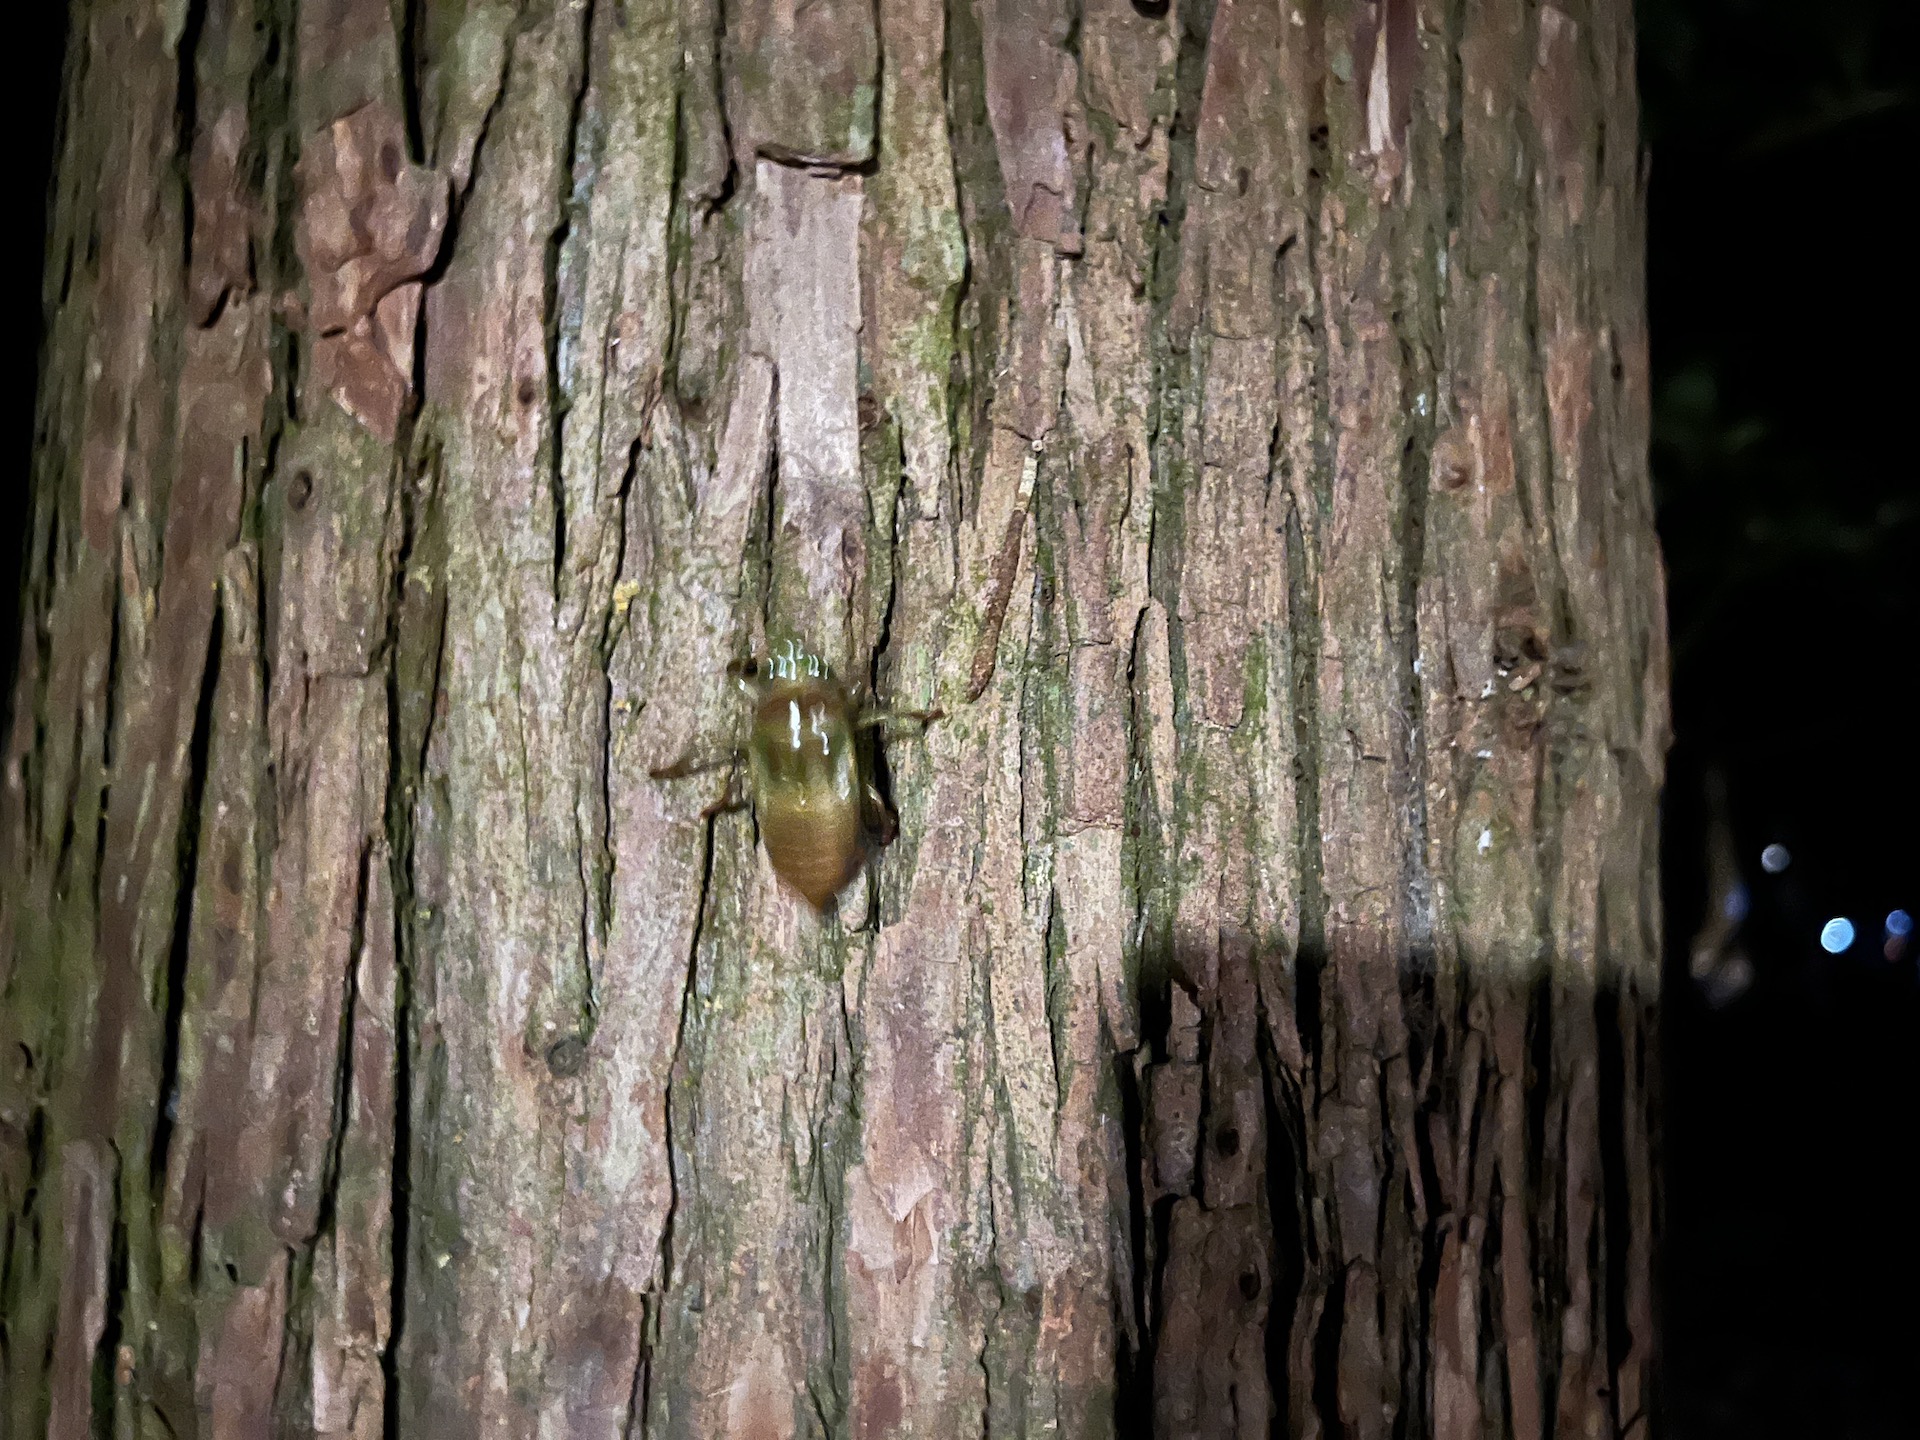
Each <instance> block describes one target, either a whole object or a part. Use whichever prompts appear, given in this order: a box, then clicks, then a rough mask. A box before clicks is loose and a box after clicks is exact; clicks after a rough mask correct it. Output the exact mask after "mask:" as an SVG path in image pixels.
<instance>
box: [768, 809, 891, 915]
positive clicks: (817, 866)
mask: <svg viewBox="0 0 1920 1440" xmlns="http://www.w3.org/2000/svg"><path fill="white" fill-rule="evenodd" d="M758 818H759V822H760V839H761V841H762V843H764V844H765V845H766V847H767V858H768V859H770V860H771V861H772V862H773V868H774V871H775V873H776V874H778V875H779V876H780V878H781V879H783V880H785V881H786V882H787V883H788V884H789V885H791V886H793V888H794V889H796V890H798V891H799V892H800V893H801V894H802V895H804V896H806V898H807V902H808V903H809V904H810V905H812V906H813V908H814V909H816V910H824V909H825V908H826V907H827V902H828V901H830V900H831V899H833V897H834V896H835V895H838V894H839V893H840V891H841V890H843V889H844V888H845V887H846V885H847V883H848V882H849V881H851V880H852V879H853V877H854V876H855V875H857V874H859V873H860V866H861V864H862V862H863V861H864V860H865V859H866V847H865V845H864V844H863V843H862V838H863V837H862V835H861V828H860V807H859V805H858V804H849V803H847V802H845V801H842V800H840V799H839V798H838V797H833V798H831V799H827V800H825V801H824V803H823V801H822V798H821V797H819V796H806V797H802V798H801V800H800V803H797V804H796V803H794V797H792V796H790V795H779V794H776V795H772V796H769V797H767V798H766V799H764V800H763V801H762V802H761V804H760V806H759V816H758Z"/></svg>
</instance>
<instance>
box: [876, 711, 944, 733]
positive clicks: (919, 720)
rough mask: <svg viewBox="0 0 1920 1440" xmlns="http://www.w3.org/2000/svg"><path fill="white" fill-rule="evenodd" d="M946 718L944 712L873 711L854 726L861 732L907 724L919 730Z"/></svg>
mask: <svg viewBox="0 0 1920 1440" xmlns="http://www.w3.org/2000/svg"><path fill="white" fill-rule="evenodd" d="M946 718H947V712H946V711H944V710H873V711H870V712H868V713H867V714H865V715H862V716H861V717H860V718H859V720H857V721H856V722H855V724H856V725H857V726H858V727H859V728H860V729H862V730H877V729H879V728H880V727H881V726H882V725H895V724H907V725H918V726H920V728H921V729H923V730H924V729H925V728H926V727H927V726H929V725H931V724H933V722H934V721H936V720H944V719H946Z"/></svg>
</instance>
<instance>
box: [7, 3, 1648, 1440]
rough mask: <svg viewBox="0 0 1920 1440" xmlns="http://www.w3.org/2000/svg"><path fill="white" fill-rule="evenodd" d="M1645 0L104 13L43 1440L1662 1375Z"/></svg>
mask: <svg viewBox="0 0 1920 1440" xmlns="http://www.w3.org/2000/svg"><path fill="white" fill-rule="evenodd" d="M1630 22H1631V17H1630V14H1629V9H1628V6H1627V5H1626V4H1625V3H1614V0H1561V3H1558V4H1553V5H1542V4H1534V3H1523V0H1486V3H1474V4H1466V3H1461V0H1380V3H1365V0H1172V3H1170V4H1169V3H1166V0H1082V3H1078V4H1069V3H1067V0H1057V3H1048V0H952V3H951V4H945V5H943V4H941V3H938V0H878V3H877V4H875V5H873V6H870V7H869V6H863V5H857V4H853V3H850V0H826V3H821V4H817V5H812V6H807V7H801V8H795V7H792V6H786V5H775V4H771V3H769V0H526V3H509V0H470V3H464V4H456V3H451V0H408V3H404V4H403V3H399V0H392V3H389V0H297V3H296V0H166V3H162V4H155V3H152V0H86V3H80V4H77V5H76V6H75V11H74V18H73V22H72V30H71V38H70V45H69V55H68V59H67V72H66V74H67V81H66V87H65V101H64V117H63V122H62V132H61V140H60V147H61V148H60V150H59V154H58V158H57V179H56V184H55V189H54V194H53V197H52V219H51V231H50V237H51V238H50V247H49V252H48V253H49V263H48V276H47V288H46V314H47V325H48V329H47V334H46V339H45V343H44V352H43V366H42V376H41V388H40V412H39V442H38V448H37V458H36V464H35V470H34V476H33V486H34V505H33V512H32V513H33V521H32V534H31V536H30V540H29V549H28V552H27V578H26V583H25V591H24V615H23V623H22V632H21V633H22V642H21V650H20V655H21V659H20V668H19V674H18V677H17V679H16V681H15V686H14V692H13V693H14V700H13V710H12V728H11V733H10V738H9V741H8V750H7V754H6V771H5V784H4V791H3V793H0V836H4V840H0V844H3V845H4V866H3V867H0V897H4V900H3V903H4V912H0V965H4V967H5V968H4V970H0V993H3V994H4V998H5V1010H4V1019H0V1032H4V1033H3V1034H0V1042H3V1043H0V1217H4V1229H0V1320H3V1327H0V1383H3V1387H4V1401H0V1436H4V1437H6V1440H16V1437H27V1436H38V1435H42V1434H46V1435H51V1436H55V1437H63V1440H64V1437H82V1436H90V1435H96V1434H107V1433H111V1434H114V1435H118V1436H142V1437H145V1436H163V1435H164V1436H172V1437H178V1436H186V1435H201V1436H214V1437H226V1436H232V1437H239V1436H250V1435H264V1434H269V1433H271V1434H276V1435H281V1434H284V1435H326V1436H355V1437H371V1436H379V1435H384V1436H483V1435H484V1436H494V1435H527V1436H532V1435H535V1434H539V1435H553V1436H568V1437H595V1436H641V1435H647V1436H657V1437H718V1436H737V1437H742V1440H745V1437H753V1440H772V1437H785V1436H807V1437H824V1436H836V1437H837V1436H853V1437H861V1440H868V1437H878V1436H884V1435H898V1436H909V1437H916V1440H918V1437H937V1436H961V1435H969V1436H971V1435H979V1434H983V1433H985V1434H991V1435H994V1436H1006V1435H1042V1434H1049V1435H1053V1434H1058V1435H1066V1436H1079V1437H1095V1436H1144V1435H1149V1434H1151V1435H1155V1436H1165V1437H1209V1440H1210V1437H1251V1436H1264V1435H1270V1434H1272V1435H1279V1434H1285V1435H1289V1436H1299V1437H1306V1436H1328V1437H1336V1436H1338V1437H1349V1440H1376V1437H1377V1440H1387V1437H1404V1436H1429V1435H1430V1436H1435V1437H1441V1440H1470V1437H1479V1436H1491V1435H1498V1436H1512V1437H1515V1440H1543V1437H1547V1436H1555V1437H1573V1436H1581V1437H1598V1436H1608V1437H1612V1436H1635V1437H1638V1436H1644V1435H1645V1434H1646V1433H1647V1432H1648V1426H1649V1418H1648V1416H1649V1404H1650V1398H1651V1391H1650V1382H1651V1377H1652V1367H1653V1340H1654V1333H1653V1304H1652V1299H1651V1289H1650V1283H1651V1281H1650V1276H1651V1270H1652V1263H1651V1254H1652V1246H1653V1243H1654V1240H1655V1232H1656V1216H1657V1208H1658V1207H1657V1194H1656V1189H1655V1182H1656V1175H1655V1171H1654V1167H1653V1162H1652V1145H1653V1136H1652V1122H1653V1109H1652V1102H1653V1093H1654V1090H1653V1086H1654V1075H1653V1064H1654V1032H1653V1020H1654V1011H1655V1000H1656V994H1657V974H1658V964H1657V959H1658V955H1657V936H1658V910H1657V897H1656V894H1655V888H1654V878H1653V877H1654V867H1653V858H1654V836H1655V829H1654V824H1655V797H1656V791H1657V787H1658V784H1659V778H1660V771H1661V763H1662V753H1663V749H1664V745H1665V737H1666V730H1665V725H1666V719H1665V693H1666V679H1665V655H1664V632H1663V619H1662V606H1661V593H1660V587H1661V577H1660V566H1659V558H1658V554H1657V551H1656V547H1655V543H1654V539H1653V531H1652V525H1651V507H1650V502H1649V498H1648V484H1647V467H1646V452H1647V408H1648V399H1647V345H1646V332H1645V328H1644V321H1643V283H1642V220H1641V217H1642V186H1641V180H1640V174H1639V152H1638V141H1637V139H1636V128H1635V108H1634V91H1633V47H1632V30H1631V23H1630ZM787 638H798V639H801V640H803V641H805V642H806V643H807V644H809V645H810V646H811V647H813V648H815V649H817V650H818V651H820V652H821V653H822V654H823V655H825V656H826V658H827V659H828V660H829V661H830V662H831V663H832V664H834V665H835V666H836V667H837V668H838V670H839V671H840V673H842V674H843V675H845V676H848V677H849V678H853V679H858V680H862V681H866V682H870V683H872V684H873V685H874V686H875V687H876V688H877V690H878V692H879V693H880V694H881V695H882V696H883V697H886V698H888V699H890V700H892V701H894V702H896V703H900V704H903V705H911V706H924V705H929V704H936V705H940V706H942V707H944V708H945V709H946V711H947V712H948V718H947V719H946V720H944V721H943V722H941V723H940V724H937V725H935V726H934V727H933V728H932V729H931V731H930V732H929V733H928V734H927V736H926V737H925V740H924V741H923V742H922V741H918V740H909V741H905V742H895V743H893V744H891V745H890V746H889V747H888V750H887V754H886V773H887V779H888V783H889V785H890V788H891V793H892V795H893V797H894V800H895V803H896V805H897V807H898V809H899V812H900V817H901V833H900V839H899V841H898V842H897V843H896V844H895V845H894V846H893V847H892V848H891V849H890V850H888V851H887V852H886V853H885V855H884V857H883V858H882V859H881V861H880V862H879V864H878V865H877V866H876V867H875V868H874V869H873V870H872V872H871V874H870V875H869V876H868V877H867V878H865V879H863V880H861V881H859V882H857V883H856V885H855V886H854V887H853V888H852V889H850V890H849V891H848V892H847V893H846V894H845V895H844V896H843V897H842V899H841V901H840V903H839V906H838V909H837V911H836V912H835V913H833V914H832V915H830V916H829V917H828V918H826V919H824V920H821V919H818V918H816V917H815V916H814V915H813V914H812V913H811V912H809V911H808V910H806V909H805V907H804V906H803V905H801V904H799V903H798V902H797V901H796V900H795V899H794V898H793V897H792V896H790V895H789V894H788V893H787V892H785V891H784V890H782V889H781V887H780V886H779V884H778V882H777V881H776V880H775V878H774V877H773V875H772V873H771V871H770V869H769V867H768V865H767V863H766V861H765V859H764V856H763V853H762V852H761V851H760V850H759V849H758V848H757V846H756V840H755V834H754V830H753V827H752V824H751V821H750V819H748V818H747V817H744V816H742V817H728V816H723V817H720V818H717V819H714V820H711V821H707V822H702V821H701V819H700V818H699V812H700V810H701V808H702V806H703V805H705V804H706V803H707V802H708V801H709V800H711V799H712V798H713V789H712V784H711V780H710V779H708V780H703V779H688V780H676V781H671V782H665V783H661V782H655V781H652V780H650V779H649V778H648V775H647V772H648V769H649V768H650V767H653V766H658V765H662V764H665V763H667V762H669V761H672V760H674V759H676V758H678V757H680V756H682V755H686V754H691V753H697V752H700V751H702V750H718V749H724V748H725V746H726V745H727V744H729V743H730V737H733V736H736V735H737V734H739V733H740V720H741V718H742V717H741V715H740V709H739V706H738V703H737V701H736V700H735V699H734V698H732V696H731V694H730V692H729V690H728V688H727V686H726V684H725V683H724V677H723V669H724V666H725V664H726V662H727V661H728V660H729V659H730V658H732V657H734V656H737V655H742V654H745V653H747V652H749V651H750V650H753V649H755V648H757V647H760V646H763V645H766V644H770V643H777V642H779V641H781V640H783V639H787Z"/></svg>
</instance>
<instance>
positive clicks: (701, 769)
mask: <svg viewBox="0 0 1920 1440" xmlns="http://www.w3.org/2000/svg"><path fill="white" fill-rule="evenodd" d="M739 763H740V752H739V751H738V750H729V751H727V752H726V753H725V754H724V755H709V756H707V757H706V758H705V759H703V760H696V759H694V757H693V756H692V755H683V756H681V757H680V758H679V759H678V760H675V761H674V762H673V763H672V764H670V765H657V766H655V767H654V768H653V769H651V770H649V771H647V774H648V776H649V777H650V778H652V779H654V780H684V779H685V778H686V777H687V776H689V775H705V774H708V773H709V772H711V771H714V770H718V769H720V768H721V767H722V766H726V765H738V764H739Z"/></svg>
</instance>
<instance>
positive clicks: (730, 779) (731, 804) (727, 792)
mask: <svg viewBox="0 0 1920 1440" xmlns="http://www.w3.org/2000/svg"><path fill="white" fill-rule="evenodd" d="M739 784H740V767H739V766H738V765H735V766H734V767H733V769H731V770H729V771H728V772H727V788H726V789H724V790H722V791H721V792H720V798H719V799H718V800H716V801H714V802H713V803H712V804H711V805H709V806H707V808H706V809H704V810H702V811H701V812H700V818H701V819H702V820H711V819H713V817H714V816H716V815H730V814H732V813H733V812H734V811H735V810H744V809H746V808H747V806H748V805H749V804H750V803H752V802H750V801H749V800H748V799H747V797H746V796H744V795H741V794H739V793H738V786H739Z"/></svg>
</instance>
